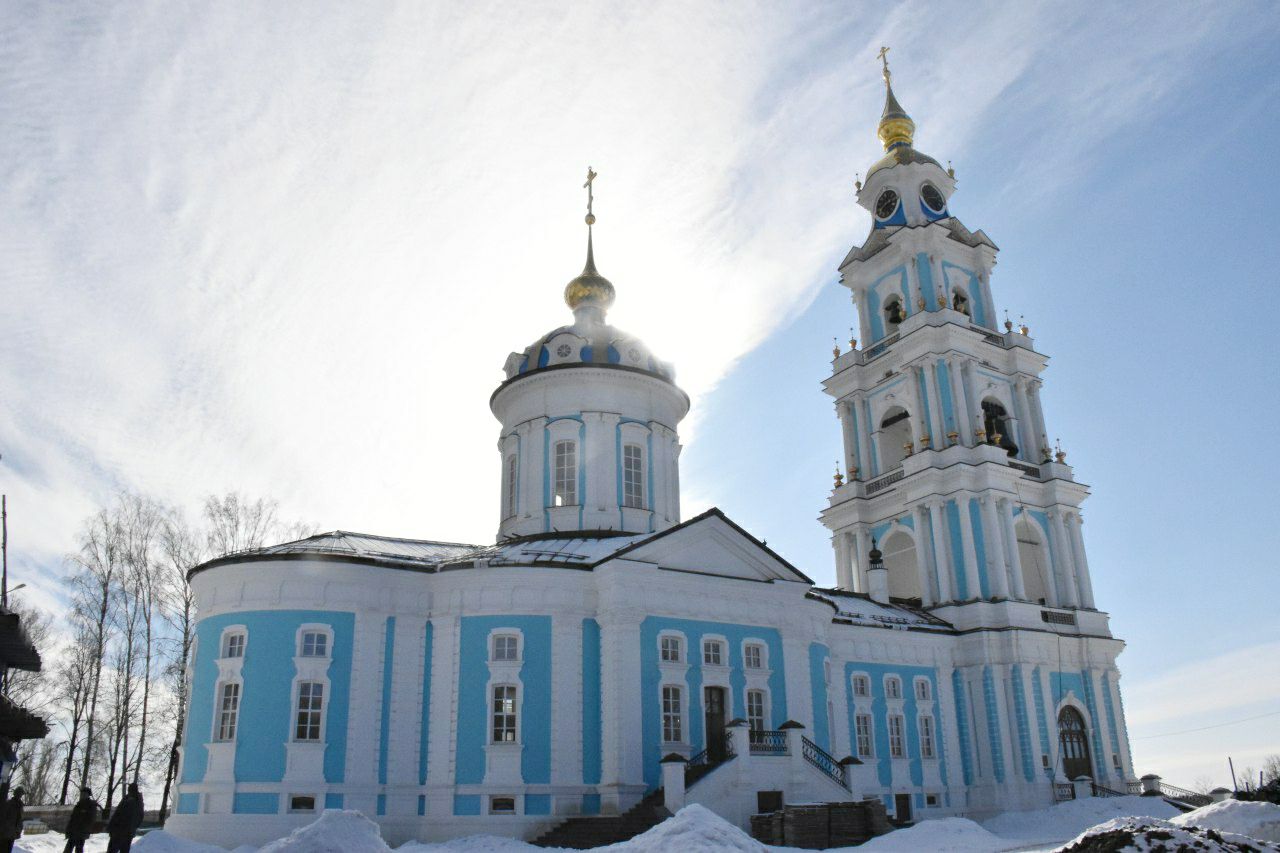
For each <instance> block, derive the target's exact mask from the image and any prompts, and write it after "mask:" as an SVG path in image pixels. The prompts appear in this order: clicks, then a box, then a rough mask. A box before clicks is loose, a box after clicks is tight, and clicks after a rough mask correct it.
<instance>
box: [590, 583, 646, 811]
mask: <svg viewBox="0 0 1280 853" xmlns="http://www.w3.org/2000/svg"><path fill="white" fill-rule="evenodd" d="M616 604H617V602H607V601H601V602H600V660H601V667H600V719H601V724H602V727H603V728H602V738H601V739H602V741H603V744H602V748H603V754H602V756H601V758H602V763H601V785H600V788H601V793H602V797H601V799H602V804H601V808H602V810H603V811H605V812H606V813H621V812H624V811H626V810H627V809H629V808H630V807H631V806H632V805H633V803H632V799H633V794H634V791H633V787H634V786H639V787H640V788H643V786H644V769H643V766H642V763H641V755H640V747H641V744H640V738H638V737H636V733H637V732H639V731H641V727H642V723H641V707H640V703H639V702H638V701H636V691H638V690H639V689H640V680H641V671H640V621H641V617H640V614H639V613H638V612H634V611H629V610H623V609H621V608H620V607H616V606H614V605H616ZM635 796H638V795H635Z"/></svg>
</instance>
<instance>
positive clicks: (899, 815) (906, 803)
mask: <svg viewBox="0 0 1280 853" xmlns="http://www.w3.org/2000/svg"><path fill="white" fill-rule="evenodd" d="M893 816H894V819H895V820H897V821H898V823H910V822H911V795H910V794H894V795H893Z"/></svg>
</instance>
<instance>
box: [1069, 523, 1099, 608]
mask: <svg viewBox="0 0 1280 853" xmlns="http://www.w3.org/2000/svg"><path fill="white" fill-rule="evenodd" d="M1081 523H1082V519H1081V518H1080V516H1079V515H1078V514H1077V513H1074V512H1069V513H1067V532H1068V534H1070V537H1071V550H1072V552H1073V553H1074V554H1075V558H1076V585H1077V586H1079V587H1080V606H1082V607H1088V608H1089V609H1090V610H1092V609H1093V607H1094V604H1093V581H1092V580H1091V579H1090V578H1089V560H1088V558H1086V557H1085V555H1084V535H1083V534H1082V533H1081V532H1080V525H1081Z"/></svg>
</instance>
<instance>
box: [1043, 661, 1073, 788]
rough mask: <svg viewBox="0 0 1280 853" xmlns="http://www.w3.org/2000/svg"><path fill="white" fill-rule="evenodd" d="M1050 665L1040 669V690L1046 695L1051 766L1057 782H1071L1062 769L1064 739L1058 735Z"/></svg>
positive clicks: (1046, 717)
mask: <svg viewBox="0 0 1280 853" xmlns="http://www.w3.org/2000/svg"><path fill="white" fill-rule="evenodd" d="M1049 669H1050V667H1049V666H1048V665H1042V666H1041V667H1040V690H1041V691H1042V693H1043V695H1044V715H1045V726H1046V727H1047V728H1048V729H1049V766H1050V767H1051V768H1052V770H1053V779H1054V781H1055V782H1069V781H1070V780H1069V779H1068V778H1067V774H1066V773H1065V772H1063V769H1062V756H1061V754H1060V753H1061V752H1062V738H1061V737H1059V733H1058V700H1057V697H1055V696H1054V695H1053V683H1052V682H1051V681H1050V679H1049Z"/></svg>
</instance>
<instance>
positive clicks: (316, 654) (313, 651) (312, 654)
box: [302, 631, 329, 658]
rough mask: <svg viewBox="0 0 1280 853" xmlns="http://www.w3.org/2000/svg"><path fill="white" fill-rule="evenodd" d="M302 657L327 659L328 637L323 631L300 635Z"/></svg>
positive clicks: (306, 632) (307, 632) (305, 632)
mask: <svg viewBox="0 0 1280 853" xmlns="http://www.w3.org/2000/svg"><path fill="white" fill-rule="evenodd" d="M302 656H303V657H304V658H327V657H328V656H329V635H328V634H326V633H325V632H324V631H304V632H303V634H302Z"/></svg>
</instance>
